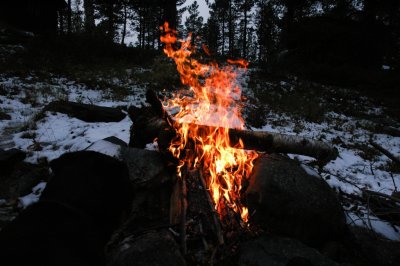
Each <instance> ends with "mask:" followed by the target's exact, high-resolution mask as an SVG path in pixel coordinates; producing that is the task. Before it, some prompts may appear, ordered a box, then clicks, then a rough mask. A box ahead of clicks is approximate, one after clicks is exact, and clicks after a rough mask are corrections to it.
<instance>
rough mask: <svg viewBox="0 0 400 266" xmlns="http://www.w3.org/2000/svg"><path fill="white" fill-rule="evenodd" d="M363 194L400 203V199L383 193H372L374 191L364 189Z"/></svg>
mask: <svg viewBox="0 0 400 266" xmlns="http://www.w3.org/2000/svg"><path fill="white" fill-rule="evenodd" d="M362 192H363V193H365V194H367V195H370V196H371V195H372V196H377V197H381V198H385V199H389V200H392V201H394V202H397V203H400V199H398V198H395V197H393V196H390V195H386V194H383V193H381V192H377V191H372V190H368V189H363V190H362Z"/></svg>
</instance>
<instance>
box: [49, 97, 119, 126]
mask: <svg viewBox="0 0 400 266" xmlns="http://www.w3.org/2000/svg"><path fill="white" fill-rule="evenodd" d="M44 110H45V111H53V112H59V113H63V114H67V115H69V116H71V117H75V118H78V119H80V120H82V121H85V122H119V121H121V120H122V119H124V118H125V117H126V114H124V113H123V112H122V111H121V110H119V109H117V108H112V107H104V106H97V105H92V104H83V103H76V102H68V101H55V102H51V103H49V104H48V105H47V106H46V107H45V108H44Z"/></svg>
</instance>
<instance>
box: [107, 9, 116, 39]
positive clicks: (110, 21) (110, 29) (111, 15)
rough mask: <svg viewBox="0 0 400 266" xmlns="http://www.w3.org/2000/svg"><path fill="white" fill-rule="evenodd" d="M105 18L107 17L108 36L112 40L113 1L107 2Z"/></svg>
mask: <svg viewBox="0 0 400 266" xmlns="http://www.w3.org/2000/svg"><path fill="white" fill-rule="evenodd" d="M107 19H108V25H107V26H108V37H109V38H110V40H112V41H113V40H114V36H115V34H114V33H115V32H114V3H113V2H108V7H107Z"/></svg>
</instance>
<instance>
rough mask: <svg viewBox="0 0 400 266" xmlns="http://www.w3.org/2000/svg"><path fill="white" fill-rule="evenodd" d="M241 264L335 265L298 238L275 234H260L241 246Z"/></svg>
mask: <svg viewBox="0 0 400 266" xmlns="http://www.w3.org/2000/svg"><path fill="white" fill-rule="evenodd" d="M239 253H240V255H239V261H238V265H240V266H250V265H251V266H262V265H268V266H287V265H292V266H295V265H296V266H334V265H338V264H337V263H335V262H334V261H332V260H330V259H329V258H326V257H325V256H323V255H322V254H321V253H319V252H318V251H317V250H316V249H313V248H310V247H308V246H306V245H304V244H303V243H301V242H300V241H298V240H295V239H290V238H280V237H273V236H268V235H264V236H260V237H258V238H256V239H253V240H249V241H247V242H244V243H243V244H242V245H241V248H240V252H239Z"/></svg>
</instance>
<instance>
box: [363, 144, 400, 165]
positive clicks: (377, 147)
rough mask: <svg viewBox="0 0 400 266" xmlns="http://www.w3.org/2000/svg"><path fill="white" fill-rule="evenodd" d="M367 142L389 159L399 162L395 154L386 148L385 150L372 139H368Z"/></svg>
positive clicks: (399, 159)
mask: <svg viewBox="0 0 400 266" xmlns="http://www.w3.org/2000/svg"><path fill="white" fill-rule="evenodd" d="M369 143H370V144H371V145H372V146H373V147H374V148H375V149H377V150H378V151H380V152H381V153H382V154H384V155H386V157H388V158H389V159H391V160H392V161H393V162H395V163H398V164H400V158H398V157H397V156H394V155H393V154H391V153H390V152H389V151H388V150H386V149H385V148H383V147H382V146H380V145H379V144H377V143H375V142H373V141H372V140H370V141H369Z"/></svg>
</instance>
